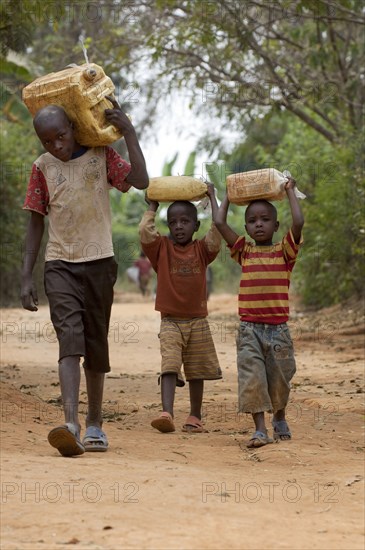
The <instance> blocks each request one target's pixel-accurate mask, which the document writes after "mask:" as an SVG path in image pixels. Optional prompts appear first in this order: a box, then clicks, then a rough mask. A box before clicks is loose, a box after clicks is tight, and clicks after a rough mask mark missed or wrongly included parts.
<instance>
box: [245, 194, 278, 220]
mask: <svg viewBox="0 0 365 550" xmlns="http://www.w3.org/2000/svg"><path fill="white" fill-rule="evenodd" d="M257 203H263V204H266V205H267V206H268V207H269V208H270V210H271V212H272V213H273V216H274V220H275V221H277V219H278V211H277V210H276V208H275V206H274V205H273V204H271V202H269V201H265V200H263V199H256V200H254V201H251V202H250V203H249V204H248V206H247V208H246V212H245V220H247V216H248V214H249V209H250V206H252V205H253V204H257Z"/></svg>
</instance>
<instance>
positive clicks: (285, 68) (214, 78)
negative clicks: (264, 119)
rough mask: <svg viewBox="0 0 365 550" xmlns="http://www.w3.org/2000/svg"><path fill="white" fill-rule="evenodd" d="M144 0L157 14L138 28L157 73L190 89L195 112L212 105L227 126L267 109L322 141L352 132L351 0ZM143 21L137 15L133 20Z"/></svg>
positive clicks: (356, 13)
mask: <svg viewBox="0 0 365 550" xmlns="http://www.w3.org/2000/svg"><path fill="white" fill-rule="evenodd" d="M144 6H145V9H146V13H149V12H155V13H156V15H157V17H156V21H155V25H154V30H153V32H151V31H150V29H147V28H146V26H144V27H143V28H144V31H145V33H146V36H148V40H147V46H148V47H149V48H150V49H151V50H152V52H153V54H152V55H153V58H154V59H156V60H158V62H159V63H160V64H161V66H162V70H161V72H160V75H161V77H164V79H167V80H168V82H169V85H170V86H172V87H173V86H180V87H187V86H188V87H190V89H195V90H196V89H197V90H200V91H201V94H202V96H201V98H202V99H201V103H200V109H202V108H203V107H204V106H206V107H207V108H208V109H215V110H216V112H217V113H218V114H219V115H220V116H221V118H222V119H223V120H226V121H228V123H229V124H230V126H232V125H233V126H236V127H240V126H242V124H243V123H245V122H246V121H247V120H248V119H249V118H256V117H257V116H258V115H260V113H265V112H268V110H271V109H272V108H273V107H274V106H276V107H277V108H279V109H282V110H285V111H288V112H290V113H291V114H292V115H295V116H296V117H297V118H299V119H300V120H302V121H303V122H304V123H305V124H306V125H308V126H310V127H311V128H313V129H314V130H315V131H316V132H318V133H319V134H321V135H322V136H324V137H325V138H326V139H327V140H328V141H330V142H331V143H335V142H337V141H340V140H341V139H343V138H344V136H346V135H347V134H348V133H349V132H352V131H358V130H359V129H360V128H361V126H362V105H363V103H364V87H363V78H364V74H363V68H362V69H361V67H364V41H363V32H364V24H365V19H364V14H363V11H362V9H361V3H360V2H357V1H356V0H345V1H341V2H339V1H337V2H336V1H333V0H320V1H318V2H312V1H304V0H295V1H292V2H287V1H286V0H278V1H277V2H267V1H266V0H263V1H260V0H257V1H253V2H237V1H236V0H218V1H217V2H208V1H194V0H191V1H189V0H185V1H182V2H178V3H177V2H172V1H169V0H165V1H163V0H159V1H158V0H157V1H154V0H150V1H148V0H147V1H145V2H144ZM158 14H159V15H158ZM147 21H148V17H147V16H146V17H142V16H141V18H140V20H139V24H142V26H143V25H146V24H147ZM159 91H160V90H159Z"/></svg>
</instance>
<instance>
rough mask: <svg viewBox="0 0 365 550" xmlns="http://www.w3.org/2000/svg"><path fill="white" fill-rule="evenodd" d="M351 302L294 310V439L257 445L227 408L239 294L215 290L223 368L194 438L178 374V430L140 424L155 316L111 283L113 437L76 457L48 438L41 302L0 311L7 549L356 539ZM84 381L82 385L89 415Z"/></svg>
mask: <svg viewBox="0 0 365 550" xmlns="http://www.w3.org/2000/svg"><path fill="white" fill-rule="evenodd" d="M361 305H362V304H359V303H352V304H348V305H346V306H342V307H340V306H338V307H335V308H332V309H330V310H327V311H322V312H320V313H315V314H314V313H309V312H301V311H300V308H298V306H297V307H296V308H292V313H293V320H292V321H291V323H290V326H291V330H292V335H293V339H294V343H295V349H296V357H297V374H296V376H295V378H294V380H293V382H294V383H293V391H292V394H291V401H290V404H289V407H288V419H289V422H290V426H291V428H292V432H293V439H292V441H290V442H280V443H275V444H272V445H268V446H266V447H264V448H260V449H257V450H252V449H247V448H246V446H245V444H246V442H247V440H248V438H249V435H250V433H251V431H252V428H253V424H252V421H251V419H250V418H249V417H248V416H246V415H237V409H236V396H237V384H236V366H235V343H234V342H235V337H234V336H235V335H234V332H235V323H236V317H235V311H236V297H235V296H230V295H216V296H214V295H213V296H212V298H211V300H210V301H209V306H210V322H211V327H212V331H213V333H214V339H215V343H216V347H217V351H218V355H219V358H220V363H221V367H222V370H223V373H224V379H223V380H222V381H218V382H217V381H216V382H210V383H209V382H208V383H206V391H205V398H204V421H205V424H206V427H207V428H208V430H209V432H208V433H206V434H200V435H197V434H196V435H189V434H184V433H183V432H181V430H180V427H181V425H182V423H183V421H184V419H185V418H186V416H187V413H188V403H189V401H188V389H187V388H186V387H185V388H183V389H178V390H177V396H176V411H175V417H176V424H177V426H178V430H177V431H176V432H175V433H173V434H160V433H159V432H156V431H154V430H153V429H152V428H151V427H150V421H151V419H152V418H153V417H154V416H155V414H156V413H157V412H158V411H159V409H160V404H159V403H160V398H159V389H158V386H157V374H158V372H159V364H160V358H159V344H158V338H157V333H158V327H159V317H158V314H157V313H156V312H155V311H154V308H153V302H152V300H151V299H142V297H140V296H138V295H136V294H119V295H117V296H116V301H115V305H114V308H113V314H112V322H111V331H110V349H111V362H112V372H111V373H110V375H108V378H107V380H106V389H105V429H106V431H107V434H108V436H109V440H110V449H109V451H108V452H107V453H97V454H94V453H87V454H85V455H83V456H81V457H74V458H63V457H61V456H60V455H59V454H58V453H57V451H56V450H55V449H53V448H52V447H50V446H49V444H48V442H47V433H48V431H49V430H50V429H51V428H52V427H54V426H56V425H58V424H60V423H62V421H63V415H62V410H61V408H60V392H59V385H58V376H57V361H56V358H57V343H56V341H55V335H54V332H53V330H52V326H51V323H50V321H49V316H48V308H47V307H46V306H42V307H41V308H40V310H39V311H38V312H37V313H35V314H34V313H33V314H32V313H30V312H26V311H25V310H22V309H7V310H2V311H1V328H2V336H1V338H2V347H1V372H2V382H1V390H2V391H1V406H2V424H1V445H2V452H1V468H2V474H1V501H2V503H1V512H2V520H1V548H2V549H3V550H11V549H14V550H15V549H16V550H18V549H31V550H33V549H47V550H48V549H60V548H69V547H70V545H75V546H76V547H77V548H79V549H86V548H88V549H90V550H92V549H178V548H179V549H223V548H230V549H269V548H272V549H276V548H280V549H281V548H288V549H289V548H290V549H311V550H314V549H326V550H327V549H335V548H336V549H337V548H341V549H346V550H353V549H363V548H364V538H363V527H364V494H363V493H364V448H365V447H364V432H363V412H364V409H363V397H364V393H363V391H364V390H363V376H364V351H363V349H364V319H363V317H362V314H361V312H362V311H363V308H362V307H361ZM84 390H85V385H84V382H83V386H82V393H81V409H82V416H83V417H84V414H85V407H86V403H85V391H84ZM268 420H270V419H269V418H268Z"/></svg>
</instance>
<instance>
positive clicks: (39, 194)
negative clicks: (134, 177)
mask: <svg viewBox="0 0 365 550" xmlns="http://www.w3.org/2000/svg"><path fill="white" fill-rule="evenodd" d="M107 160H109V161H110V166H108V162H107ZM129 171H130V165H129V164H128V163H127V162H126V161H124V160H123V159H121V157H119V155H118V154H117V153H116V152H115V151H114V150H112V149H111V148H106V147H95V148H91V149H89V150H87V151H86V153H84V154H83V155H81V156H80V157H78V158H75V159H71V160H69V161H68V162H62V161H61V160H58V159H56V158H55V157H54V156H53V155H51V154H50V153H45V154H43V155H41V156H40V157H39V158H38V159H37V160H36V161H35V163H34V166H33V171H32V175H31V181H30V183H29V186H28V192H27V198H26V201H25V205H24V208H25V209H28V210H34V211H37V212H39V213H41V214H44V215H45V214H48V219H49V225H48V243H47V247H46V254H45V260H46V261H50V260H65V261H68V262H85V261H92V260H99V259H102V258H107V257H109V256H113V254H114V253H113V243H112V230H111V212H110V203H109V191H110V189H111V188H112V186H114V187H117V188H118V189H119V190H120V191H128V189H129V188H130V185H129V184H127V183H126V182H125V178H126V176H127V175H128V173H129ZM113 178H114V181H113ZM109 181H110V182H111V183H112V185H111V184H110V183H109Z"/></svg>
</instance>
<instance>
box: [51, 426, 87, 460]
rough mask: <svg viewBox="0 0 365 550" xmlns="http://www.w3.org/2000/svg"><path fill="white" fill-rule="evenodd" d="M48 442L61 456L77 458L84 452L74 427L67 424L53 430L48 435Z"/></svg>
mask: <svg viewBox="0 0 365 550" xmlns="http://www.w3.org/2000/svg"><path fill="white" fill-rule="evenodd" d="M48 442H49V443H50V445H52V447H55V449H57V450H58V452H59V453H60V454H61V455H62V456H78V455H82V454H84V452H85V447H84V446H83V444H82V443H81V441H80V439H79V434H78V432H77V429H76V426H74V425H73V424H71V423H69V422H68V423H66V424H64V425H63V426H57V428H53V430H51V431H50V432H49V434H48Z"/></svg>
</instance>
